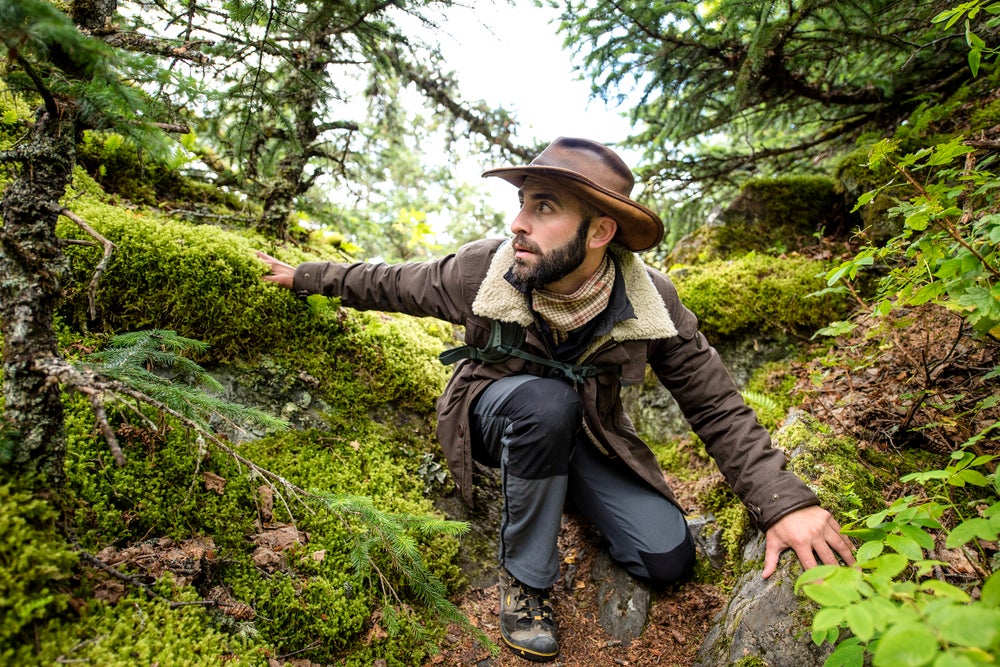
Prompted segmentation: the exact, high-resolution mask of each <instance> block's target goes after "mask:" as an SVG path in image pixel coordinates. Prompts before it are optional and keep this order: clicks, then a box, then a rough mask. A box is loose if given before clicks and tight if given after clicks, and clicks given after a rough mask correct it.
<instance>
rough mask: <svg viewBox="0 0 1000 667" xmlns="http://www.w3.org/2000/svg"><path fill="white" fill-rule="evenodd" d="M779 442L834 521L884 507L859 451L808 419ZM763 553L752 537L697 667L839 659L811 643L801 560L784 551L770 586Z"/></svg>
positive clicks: (800, 417)
mask: <svg viewBox="0 0 1000 667" xmlns="http://www.w3.org/2000/svg"><path fill="white" fill-rule="evenodd" d="M774 442H775V444H776V445H777V446H780V447H781V448H782V449H784V450H785V451H786V452H788V456H789V463H788V468H789V469H790V470H793V471H794V472H795V473H796V474H798V475H799V477H801V478H802V479H803V480H804V481H805V482H806V483H807V484H808V485H809V486H810V487H811V488H812V489H813V490H814V491H816V493H817V495H818V496H819V498H820V502H821V504H822V505H823V506H824V507H825V508H826V509H828V510H830V511H831V512H832V513H833V514H834V516H835V517H836V516H838V515H842V514H843V513H844V512H846V511H847V510H848V509H849V508H851V507H852V506H854V504H860V505H861V507H862V508H864V507H872V506H874V504H876V503H879V502H881V494H879V493H878V489H877V486H876V484H877V482H876V480H875V479H874V478H873V477H872V476H871V474H870V473H869V472H868V471H866V469H865V467H864V466H863V465H862V464H861V462H860V461H859V459H858V455H857V449H858V448H857V443H855V442H853V441H851V440H850V439H847V438H836V437H833V436H831V435H829V434H828V433H825V432H824V429H823V427H822V425H821V424H820V423H819V422H817V421H816V420H815V419H814V418H812V417H810V416H809V415H807V414H806V413H803V412H793V413H792V414H790V415H789V416H788V418H787V419H786V422H785V425H784V426H783V427H782V428H781V429H780V430H779V431H778V432H777V433H775V435H774ZM764 548H765V544H764V535H763V534H762V533H761V532H760V531H753V533H752V534H751V536H750V538H749V541H748V543H747V545H746V546H745V547H744V549H743V554H742V557H743V564H742V566H741V567H738V568H737V571H740V572H743V573H744V574H743V575H742V576H740V577H739V579H738V580H737V581H736V585H735V587H734V588H733V592H732V595H731V597H730V600H729V603H728V604H727V605H726V607H725V608H724V609H723V610H722V611H721V612H720V613H719V614H718V616H717V617H716V618H715V620H714V621H713V624H712V627H711V629H710V630H709V632H708V634H707V635H706V637H705V640H704V642H703V643H702V646H701V649H700V650H699V652H698V660H697V662H696V663H695V666H696V667H717V665H732V664H736V663H739V664H745V663H743V662H740V661H749V660H754V659H756V660H758V661H759V662H760V663H761V664H766V665H768V667H804V666H811V665H822V664H823V663H824V661H825V660H826V658H827V657H828V656H829V655H830V654H831V653H832V652H833V650H834V647H833V646H831V645H830V644H829V643H823V644H822V645H821V646H817V645H816V644H814V643H813V641H812V634H811V625H812V618H813V616H814V615H815V613H816V611H817V610H818V607H817V605H815V604H814V603H813V602H812V601H810V600H809V599H808V598H806V597H804V596H796V595H795V580H796V579H797V578H798V576H799V575H800V574H801V573H802V566H801V565H800V564H799V561H798V558H797V557H796V556H795V553H794V552H792V551H791V550H786V551H785V552H784V553H783V554H782V556H781V559H780V560H779V562H778V569H777V570H776V571H775V572H774V574H772V575H771V576H770V577H769V578H767V579H764V578H763V577H761V575H760V573H761V569H762V568H763V563H764ZM753 664H757V663H753Z"/></svg>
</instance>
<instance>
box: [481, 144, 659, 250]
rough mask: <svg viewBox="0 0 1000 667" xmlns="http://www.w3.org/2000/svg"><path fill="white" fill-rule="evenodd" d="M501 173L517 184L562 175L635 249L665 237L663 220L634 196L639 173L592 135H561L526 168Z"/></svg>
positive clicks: (493, 171) (493, 173)
mask: <svg viewBox="0 0 1000 667" xmlns="http://www.w3.org/2000/svg"><path fill="white" fill-rule="evenodd" d="M487 176H499V177H500V178H502V179H504V180H505V181H507V182H508V183H511V184H512V185H514V186H516V187H521V186H522V185H523V184H524V179H525V178H527V177H528V176H539V177H543V178H544V177H549V178H557V179H559V182H560V183H562V184H563V185H565V186H566V187H567V188H568V189H569V190H570V191H571V192H573V193H574V194H575V195H577V196H578V197H580V198H581V199H583V200H584V201H587V202H589V203H591V204H593V205H594V206H596V207H597V208H598V210H600V211H601V212H602V213H604V214H605V215H607V216H608V217H610V218H613V219H614V220H615V222H617V223H618V232H617V233H616V234H615V240H616V241H618V242H619V243H621V244H622V245H624V246H625V247H626V248H628V249H629V250H634V251H637V252H638V251H641V250H649V249H650V248H652V247H653V246H655V245H656V244H658V243H659V242H660V241H662V240H663V221H662V220H660V216H658V215H656V213H653V212H652V211H651V210H649V209H648V208H646V207H645V206H643V205H642V204H639V203H638V202H635V201H633V200H632V199H631V198H630V195H631V194H632V186H633V185H635V178H634V177H633V176H632V170H631V169H629V168H628V165H626V164H625V162H624V161H623V160H622V159H621V158H620V157H618V155H617V154H616V153H615V152H614V151H612V150H611V149H610V148H608V147H607V146H605V145H603V144H599V143H597V142H596V141H591V140H589V139H574V138H570V137H559V138H558V139H556V140H555V141H553V142H552V143H551V144H549V145H548V147H547V148H546V149H545V150H543V151H542V152H541V153H539V155H538V157H536V158H535V159H534V160H532V161H531V164H529V165H527V166H524V167H499V168H497V169H490V170H489V171H486V172H483V177H484V178H485V177H487Z"/></svg>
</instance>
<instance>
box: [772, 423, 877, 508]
mask: <svg viewBox="0 0 1000 667" xmlns="http://www.w3.org/2000/svg"><path fill="white" fill-rule="evenodd" d="M776 441H777V444H778V445H780V446H781V447H782V448H783V449H784V450H785V451H787V452H789V454H790V458H791V460H790V462H789V465H788V467H789V470H791V471H792V472H794V473H795V474H797V475H798V476H799V477H801V478H802V479H803V480H805V481H806V482H807V483H808V484H809V485H810V487H812V488H813V490H814V491H816V494H817V495H818V496H819V500H820V504H821V505H822V506H823V507H825V508H826V509H827V510H829V511H830V512H831V513H832V514H833V515H834V516H836V517H838V518H839V519H841V520H845V519H851V518H855V517H857V516H859V515H864V514H868V513H871V512H874V511H877V510H878V509H881V508H882V507H883V506H884V498H883V496H882V493H881V492H880V491H879V487H878V484H877V481H876V479H875V477H874V475H873V474H872V473H871V471H870V470H869V468H868V466H866V465H865V464H864V463H863V461H862V460H861V459H860V458H859V456H858V446H857V443H856V442H855V441H853V440H852V439H850V438H847V437H834V436H832V435H830V434H829V433H828V432H826V430H825V429H823V428H822V427H821V426H820V424H819V422H817V421H816V420H815V419H814V418H813V417H810V416H808V415H806V414H801V415H799V416H798V417H797V418H796V420H795V421H793V422H792V423H790V424H788V425H787V426H786V427H784V428H783V429H782V430H781V431H780V432H779V433H778V434H777V436H776Z"/></svg>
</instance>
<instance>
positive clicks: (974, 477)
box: [949, 469, 990, 486]
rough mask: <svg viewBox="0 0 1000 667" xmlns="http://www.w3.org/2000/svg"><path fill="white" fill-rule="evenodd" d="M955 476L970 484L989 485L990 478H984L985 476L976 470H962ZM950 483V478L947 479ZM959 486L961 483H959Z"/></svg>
mask: <svg viewBox="0 0 1000 667" xmlns="http://www.w3.org/2000/svg"><path fill="white" fill-rule="evenodd" d="M957 477H961V478H962V481H963V482H966V483H968V484H972V485H973V486H989V485H990V480H988V479H986V476H985V475H983V473H981V472H979V471H978V470H968V469H966V470H963V471H962V472H960V473H958V475H957ZM949 483H950V480H949ZM959 486H961V485H959Z"/></svg>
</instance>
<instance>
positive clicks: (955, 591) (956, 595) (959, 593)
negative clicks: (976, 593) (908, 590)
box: [923, 579, 970, 603]
mask: <svg viewBox="0 0 1000 667" xmlns="http://www.w3.org/2000/svg"><path fill="white" fill-rule="evenodd" d="M923 587H924V590H925V591H927V592H929V593H933V594H934V595H935V596H936V597H940V598H947V599H949V600H954V601H955V602H960V603H965V602H968V601H969V599H970V598H969V594H968V593H966V592H965V591H963V590H962V589H961V588H959V587H958V586H953V585H952V584H949V583H948V582H947V581H940V580H937V579H928V580H927V581H925V582H924V583H923Z"/></svg>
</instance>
